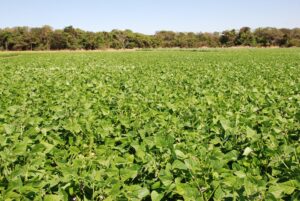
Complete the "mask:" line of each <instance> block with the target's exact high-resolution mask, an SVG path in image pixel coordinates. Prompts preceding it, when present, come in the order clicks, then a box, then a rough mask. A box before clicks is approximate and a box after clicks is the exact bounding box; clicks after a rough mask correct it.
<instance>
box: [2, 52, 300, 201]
mask: <svg viewBox="0 0 300 201" xmlns="http://www.w3.org/2000/svg"><path fill="white" fill-rule="evenodd" d="M299 136H300V49H297V48H291V49H224V50H222V49H203V50H184V51H179V50H168V51H167V50H153V51H132V52H126V51H124V52H119V51H118V52H33V53H30V52H25V53H21V52H9V53H5V52H3V53H0V200H5V201H6V200H7V201H9V200H46V201H52V200H53V201H54V200H55V201H56V200H57V201H59V200H63V201H68V200H73V201H75V200H99V201H102V200H105V201H114V200H117V201H127V200H128V201H135V200H136V201H137V200H149V201H150V200H153V201H160V200H161V201H166V200H186V201H209V200H299V199H300V162H299V160H300V146H299V145H300V138H299Z"/></svg>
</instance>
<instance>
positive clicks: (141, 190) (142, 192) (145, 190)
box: [138, 187, 150, 199]
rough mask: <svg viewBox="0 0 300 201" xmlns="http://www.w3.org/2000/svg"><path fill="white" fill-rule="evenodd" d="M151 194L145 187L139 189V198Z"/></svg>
mask: <svg viewBox="0 0 300 201" xmlns="http://www.w3.org/2000/svg"><path fill="white" fill-rule="evenodd" d="M149 194H150V192H149V190H148V189H147V188H145V187H144V188H142V189H140V190H138V198H140V199H143V198H144V197H146V196H147V195H149Z"/></svg>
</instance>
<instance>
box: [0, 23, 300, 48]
mask: <svg viewBox="0 0 300 201" xmlns="http://www.w3.org/2000/svg"><path fill="white" fill-rule="evenodd" d="M232 46H251V47H269V46H279V47H300V28H294V29H285V28H282V29H277V28H271V27H265V28H257V29H255V30H251V28H250V27H242V28H241V29H240V30H235V29H232V30H225V31H223V32H221V33H219V32H214V33H202V32H199V33H193V32H187V33H186V32H173V31H158V32H156V33H155V34H154V35H145V34H141V33H135V32H133V31H131V30H117V29H115V30H112V31H111V32H89V31H84V30H81V29H78V28H74V27H73V26H67V27H65V28H64V29H62V30H61V29H56V30H55V29H53V28H52V27H50V26H48V25H46V26H43V27H34V28H30V27H13V28H4V29H0V50H64V49H70V50H79V49H85V50H96V49H106V48H114V49H132V48H157V47H162V48H172V47H179V48H199V47H232Z"/></svg>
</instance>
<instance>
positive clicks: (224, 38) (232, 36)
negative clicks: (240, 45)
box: [220, 29, 237, 47]
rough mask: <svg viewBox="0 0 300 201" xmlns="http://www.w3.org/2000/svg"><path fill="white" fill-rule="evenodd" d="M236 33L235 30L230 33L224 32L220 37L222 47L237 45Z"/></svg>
mask: <svg viewBox="0 0 300 201" xmlns="http://www.w3.org/2000/svg"><path fill="white" fill-rule="evenodd" d="M236 37H237V36H236V32H235V30H234V29H232V30H230V31H223V32H222V35H221V36H220V43H221V45H222V46H226V47H231V46H234V45H235V40H236Z"/></svg>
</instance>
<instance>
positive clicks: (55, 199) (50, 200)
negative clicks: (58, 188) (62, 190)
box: [44, 195, 62, 201]
mask: <svg viewBox="0 0 300 201" xmlns="http://www.w3.org/2000/svg"><path fill="white" fill-rule="evenodd" d="M60 200H62V198H61V197H60V196H59V195H45V197H44V201H60Z"/></svg>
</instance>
